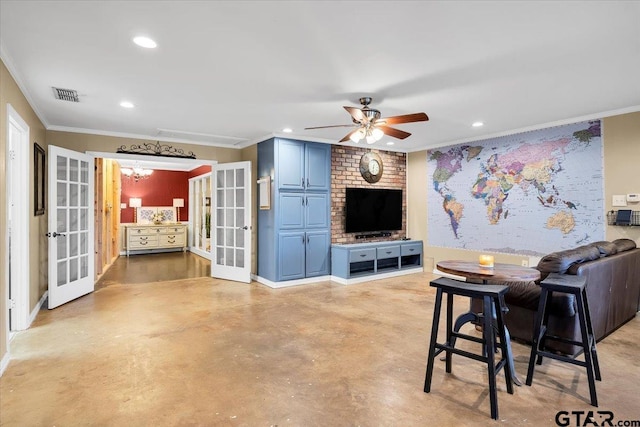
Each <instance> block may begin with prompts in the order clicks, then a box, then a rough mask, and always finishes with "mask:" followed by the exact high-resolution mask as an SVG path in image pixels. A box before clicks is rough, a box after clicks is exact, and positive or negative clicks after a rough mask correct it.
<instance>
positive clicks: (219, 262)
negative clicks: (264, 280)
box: [211, 162, 251, 283]
mask: <svg viewBox="0 0 640 427" xmlns="http://www.w3.org/2000/svg"><path fill="white" fill-rule="evenodd" d="M211 181H212V183H211V184H212V187H213V188H212V190H213V191H212V194H213V203H212V208H213V209H212V210H213V212H211V216H212V221H211V222H212V224H211V225H212V230H211V276H212V277H218V278H221V279H228V280H235V281H238V282H245V283H250V282H251V187H250V185H251V162H237V163H226V164H221V165H215V166H214V167H213V174H212V180H211Z"/></svg>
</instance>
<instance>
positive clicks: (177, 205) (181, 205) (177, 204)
mask: <svg viewBox="0 0 640 427" xmlns="http://www.w3.org/2000/svg"><path fill="white" fill-rule="evenodd" d="M173 207H174V208H184V199H173Z"/></svg>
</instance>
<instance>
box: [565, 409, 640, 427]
mask: <svg viewBox="0 0 640 427" xmlns="http://www.w3.org/2000/svg"><path fill="white" fill-rule="evenodd" d="M613 418H614V415H613V412H611V411H559V412H558V413H557V414H556V425H558V426H560V427H570V426H571V427H573V426H576V427H586V426H592V427H601V426H611V427H613V426H624V427H640V420H619V421H614V419H613Z"/></svg>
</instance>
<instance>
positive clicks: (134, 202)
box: [129, 197, 142, 208]
mask: <svg viewBox="0 0 640 427" xmlns="http://www.w3.org/2000/svg"><path fill="white" fill-rule="evenodd" d="M129 206H131V207H132V208H140V207H142V199H141V198H140V197H132V198H130V199H129Z"/></svg>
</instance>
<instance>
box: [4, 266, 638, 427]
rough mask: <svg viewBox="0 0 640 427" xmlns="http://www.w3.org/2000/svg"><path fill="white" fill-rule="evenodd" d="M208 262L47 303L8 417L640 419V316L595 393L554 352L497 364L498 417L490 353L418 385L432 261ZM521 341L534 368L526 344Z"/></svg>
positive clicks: (20, 346)
mask: <svg viewBox="0 0 640 427" xmlns="http://www.w3.org/2000/svg"><path fill="white" fill-rule="evenodd" d="M205 264H206V263H205ZM196 269H198V271H199V272H196V271H195V270H196ZM176 271H179V272H181V273H180V274H174V273H175V272H176ZM205 273H206V274H205ZM207 275H208V270H207V266H206V265H203V264H202V260H201V259H199V258H198V257H196V256H194V255H191V254H168V255H151V256H136V257H130V258H129V259H126V258H121V259H119V260H118V261H117V262H116V263H115V264H114V266H113V267H112V269H111V270H110V271H109V272H108V273H107V274H105V275H104V277H102V279H101V280H100V282H99V283H98V285H97V286H96V291H95V292H94V293H92V294H90V295H87V296H85V297H82V298H80V299H78V300H75V301H73V302H70V303H68V304H66V305H64V306H62V307H59V308H57V309H55V310H51V311H49V310H42V311H41V312H40V313H39V314H38V317H37V318H36V320H35V322H34V323H33V325H32V327H31V328H30V329H29V330H27V331H24V332H20V333H18V334H17V336H16V337H15V338H14V339H13V341H12V342H11V353H12V360H11V363H10V365H9V367H8V368H7V370H6V371H5V373H4V375H3V376H2V377H1V378H0V424H1V425H3V426H78V425H98V426H183V425H184V426H191V425H198V426H217V425H220V426H276V425H277V426H288V425H290V426H430V425H434V426H475V425H479V426H483V425H497V424H502V425H517V426H519V425H527V426H553V425H558V424H556V418H555V417H556V414H557V413H558V412H559V411H567V412H569V413H571V412H572V411H592V410H600V411H611V412H613V414H614V417H615V418H614V422H617V421H620V420H640V405H639V403H640V359H639V358H638V354H639V353H640V351H639V350H640V333H639V331H640V319H639V318H638V317H636V318H635V319H634V320H632V321H631V322H629V323H627V324H626V325H625V326H623V327H622V328H621V329H619V330H618V331H616V332H615V333H614V334H612V335H611V336H609V337H607V338H606V339H605V340H603V341H602V342H600V343H599V345H598V354H599V356H600V364H601V368H602V377H603V381H602V382H599V383H598V384H597V389H598V399H599V403H600V406H599V408H594V407H592V406H590V405H589V390H588V386H587V379H586V375H585V373H584V370H583V369H581V368H580V367H578V366H574V365H569V364H566V363H565V364H563V363H559V362H554V361H545V363H544V364H543V365H542V366H541V367H539V368H538V369H537V371H536V376H535V378H534V383H533V386H532V387H527V386H523V387H516V388H515V393H514V394H513V395H509V394H507V392H506V389H505V386H504V381H503V377H502V375H501V376H500V378H499V381H498V403H499V412H500V420H499V421H493V420H491V418H490V417H489V399H488V394H487V386H486V382H487V379H486V373H485V372H486V369H485V368H484V366H483V365H482V364H481V363H479V362H476V361H473V360H470V359H465V358H462V357H456V356H454V359H453V373H452V374H446V373H445V372H444V363H443V362H437V364H436V367H435V369H434V381H433V385H432V392H431V393H429V394H426V393H424V392H423V391H422V389H423V382H424V373H425V361H426V355H427V349H428V338H429V334H430V330H431V319H432V310H433V301H434V294H435V293H434V291H433V288H430V287H429V285H428V283H429V280H430V279H431V278H432V275H431V274H428V273H424V274H412V275H408V276H403V277H398V278H394V279H388V280H378V281H371V282H366V283H361V284H356V285H350V286H343V285H339V284H335V283H332V282H322V283H317V284H312V285H305V286H297V287H292V288H283V289H270V288H268V287H265V286H263V285H260V284H258V283H251V284H249V285H247V284H241V283H233V282H228V281H224V280H217V279H212V278H210V277H207ZM188 276H190V278H186V279H183V278H180V277H188ZM198 276H201V277H198ZM467 307H468V303H467V302H466V301H465V300H464V299H460V300H457V301H456V307H455V309H456V311H457V312H461V311H463V310H464V309H466V308H467ZM441 323H443V322H441ZM467 332H468V333H471V334H473V333H475V331H474V330H473V329H471V328H469V330H467ZM463 345H464V346H466V347H468V348H469V349H476V347H474V346H475V345H477V344H473V343H469V344H463ZM514 354H515V360H516V370H517V372H518V373H519V375H520V376H521V377H523V376H524V375H525V374H526V367H527V362H528V357H529V347H527V346H525V345H521V344H518V343H516V344H514ZM573 417H574V418H572V419H571V421H570V423H568V424H563V425H572V426H573V425H578V424H577V422H576V419H575V417H576V415H573ZM594 417H596V418H595V420H596V421H598V422H599V421H600V420H602V418H597V417H599V415H598V414H597V413H594ZM564 419H565V418H562V417H561V418H560V419H559V420H560V421H563V420H564ZM583 422H584V417H583V418H581V421H580V423H581V424H580V425H582V423H583ZM587 425H595V424H587ZM614 425H615V424H614Z"/></svg>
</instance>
